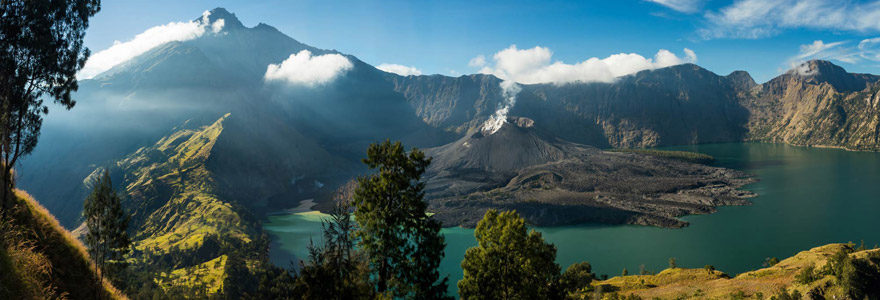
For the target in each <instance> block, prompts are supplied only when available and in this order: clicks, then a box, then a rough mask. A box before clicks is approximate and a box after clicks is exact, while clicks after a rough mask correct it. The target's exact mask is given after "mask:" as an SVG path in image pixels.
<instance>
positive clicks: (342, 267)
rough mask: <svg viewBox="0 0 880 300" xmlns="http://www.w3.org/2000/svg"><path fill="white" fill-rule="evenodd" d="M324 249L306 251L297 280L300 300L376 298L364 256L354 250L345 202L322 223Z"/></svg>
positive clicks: (349, 217) (311, 247) (296, 293)
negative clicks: (306, 254) (306, 259)
mask: <svg viewBox="0 0 880 300" xmlns="http://www.w3.org/2000/svg"><path fill="white" fill-rule="evenodd" d="M323 226H324V229H323V232H324V239H323V242H324V243H323V246H320V245H312V246H310V248H309V261H308V262H306V263H304V264H303V267H302V269H301V270H300V273H299V276H298V277H297V279H296V287H295V289H294V291H295V295H299V296H300V297H301V298H302V299H370V298H375V293H374V292H373V287H372V284H371V282H370V280H369V278H370V275H369V274H370V270H369V265H368V263H367V259H366V257H365V256H364V253H362V252H360V251H357V250H356V249H355V244H356V243H357V242H358V240H357V239H356V237H355V235H354V230H355V224H354V222H353V221H352V218H351V213H350V212H349V206H348V204H347V202H341V203H338V204H337V205H336V206H335V207H334V208H333V210H332V211H331V212H330V219H329V220H325V221H324V224H323Z"/></svg>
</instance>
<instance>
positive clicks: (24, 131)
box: [0, 0, 101, 215]
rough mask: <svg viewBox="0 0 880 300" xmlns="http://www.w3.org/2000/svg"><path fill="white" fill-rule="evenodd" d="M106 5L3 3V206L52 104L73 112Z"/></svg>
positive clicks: (80, 0) (88, 0)
mask: <svg viewBox="0 0 880 300" xmlns="http://www.w3.org/2000/svg"><path fill="white" fill-rule="evenodd" d="M100 6H101V1H100V0H2V1H0V18H2V21H0V156H2V164H3V165H2V167H3V173H2V174H0V177H2V181H3V184H4V186H3V189H2V203H0V204H2V205H0V208H2V209H3V210H4V212H3V213H4V215H5V214H6V210H7V208H8V207H7V206H8V205H9V203H10V202H11V201H10V199H11V197H12V195H11V193H10V189H11V188H12V185H13V183H12V168H13V166H15V164H16V162H18V159H19V158H20V157H21V156H23V155H26V154H28V153H30V152H31V151H33V149H34V147H35V146H36V145H37V137H38V136H39V134H40V127H41V125H42V122H43V115H45V114H47V113H49V108H48V107H47V106H46V105H45V104H44V102H43V101H44V100H45V99H51V100H53V101H54V102H56V103H59V104H61V105H62V106H63V107H65V108H67V109H70V108H72V107H73V105H74V104H75V103H76V102H75V101H74V100H73V99H71V97H70V94H71V92H73V91H76V89H77V87H78V86H77V81H76V72H77V71H79V70H80V69H81V68H82V67H83V65H84V64H85V61H86V59H87V58H88V56H89V50H88V49H87V48H86V47H84V46H83V36H84V35H85V30H86V28H87V27H88V25H89V18H90V17H91V16H93V15H94V14H96V13H97V12H98V11H99V10H100Z"/></svg>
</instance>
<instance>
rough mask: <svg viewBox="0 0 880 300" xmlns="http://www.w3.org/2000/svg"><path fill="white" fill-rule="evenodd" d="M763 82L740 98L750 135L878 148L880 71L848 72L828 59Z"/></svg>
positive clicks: (808, 143) (762, 138)
mask: <svg viewBox="0 0 880 300" xmlns="http://www.w3.org/2000/svg"><path fill="white" fill-rule="evenodd" d="M803 67H805V68H807V72H808V73H807V74H806V75H805V74H801V73H800V72H802V71H797V70H792V71H789V72H788V73H786V74H783V75H781V76H779V77H776V78H774V79H772V80H770V81H769V82H767V83H765V84H763V85H761V86H760V87H759V88H757V89H755V90H754V91H753V94H752V96H751V97H748V98H746V99H745V100H744V101H743V103H744V106H745V107H747V108H748V109H749V111H750V112H751V116H750V118H749V124H748V127H749V137H748V138H749V139H752V140H758V141H768V142H782V143H788V144H792V145H801V146H826V147H840V148H846V149H851V150H870V151H877V150H880V84H878V81H880V77H878V76H875V75H868V74H852V73H847V72H846V71H845V70H844V69H843V68H841V67H838V66H836V65H833V64H831V63H830V62H827V61H810V62H807V63H805V64H804V65H803Z"/></svg>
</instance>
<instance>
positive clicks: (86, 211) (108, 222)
mask: <svg viewBox="0 0 880 300" xmlns="http://www.w3.org/2000/svg"><path fill="white" fill-rule="evenodd" d="M83 218H84V219H85V223H86V228H87V229H88V231H87V232H86V236H85V242H86V245H88V248H89V255H91V257H92V260H93V261H94V262H95V265H96V266H97V267H98V268H99V269H100V270H101V272H100V274H101V276H100V277H99V278H98V280H99V281H98V285H97V286H98V287H100V286H101V282H103V280H104V274H105V273H106V274H108V275H110V278H114V279H119V278H118V276H119V275H121V272H122V271H123V270H124V269H125V268H126V267H127V264H126V262H125V258H124V256H125V254H127V253H128V252H129V245H130V244H131V241H130V240H129V238H128V221H129V215H128V214H127V213H126V212H125V210H124V209H123V208H122V202H121V201H120V197H119V195H118V194H117V193H116V192H115V191H114V190H113V183H112V182H111V181H110V173H109V172H107V171H106V170H105V171H104V174H103V175H102V176H101V178H100V179H98V181H97V183H95V187H94V189H93V190H92V193H91V194H89V196H88V197H86V200H85V203H84V204H83Z"/></svg>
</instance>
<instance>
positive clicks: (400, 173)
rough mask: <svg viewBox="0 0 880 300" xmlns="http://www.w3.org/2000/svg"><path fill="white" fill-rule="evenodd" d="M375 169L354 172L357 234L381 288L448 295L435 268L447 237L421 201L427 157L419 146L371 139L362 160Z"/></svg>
mask: <svg viewBox="0 0 880 300" xmlns="http://www.w3.org/2000/svg"><path fill="white" fill-rule="evenodd" d="M363 162H364V163H365V164H367V166H369V168H370V169H374V170H377V171H378V172H377V173H375V174H372V175H369V176H365V177H361V178H358V187H357V188H356V189H355V192H354V197H353V198H354V199H353V200H354V205H355V208H356V209H355V212H354V215H355V219H356V220H357V222H358V225H359V229H358V230H357V232H356V236H357V237H358V238H359V239H360V243H359V245H360V246H361V248H362V249H363V251H364V253H365V254H366V256H367V257H368V261H369V266H370V273H371V278H373V279H374V280H375V281H376V290H377V292H378V293H380V294H386V293H389V294H390V295H391V296H394V297H406V298H417V299H437V298H445V297H446V296H445V295H446V287H447V284H446V280H447V279H446V278H443V279H442V280H441V279H440V273H439V272H438V271H437V268H438V267H439V266H440V261H441V260H442V259H443V248H444V247H445V241H444V239H443V236H442V235H440V222H438V221H437V220H434V219H433V218H431V217H430V216H428V215H427V211H426V209H427V204H426V203H425V202H424V201H423V198H424V188H425V184H424V183H423V182H421V181H420V180H421V176H422V174H424V173H425V170H426V169H427V167H428V165H429V164H430V163H431V159H430V158H426V157H425V154H424V153H423V152H422V151H419V150H418V149H413V150H412V151H410V152H409V153H407V152H406V151H405V149H404V147H403V145H402V144H401V143H400V142H395V143H392V142H391V141H387V140H386V141H385V142H383V143H380V144H372V145H370V147H369V148H368V149H367V158H366V159H364V160H363Z"/></svg>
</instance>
